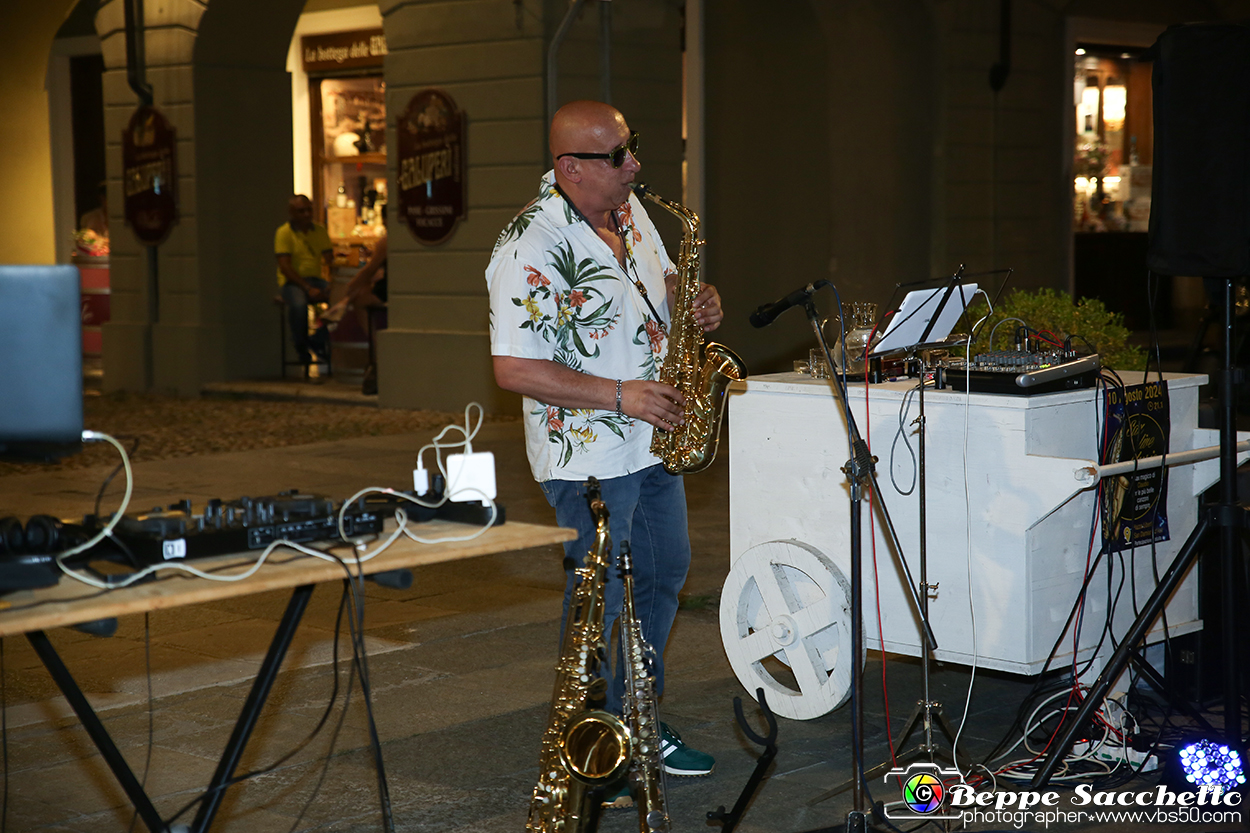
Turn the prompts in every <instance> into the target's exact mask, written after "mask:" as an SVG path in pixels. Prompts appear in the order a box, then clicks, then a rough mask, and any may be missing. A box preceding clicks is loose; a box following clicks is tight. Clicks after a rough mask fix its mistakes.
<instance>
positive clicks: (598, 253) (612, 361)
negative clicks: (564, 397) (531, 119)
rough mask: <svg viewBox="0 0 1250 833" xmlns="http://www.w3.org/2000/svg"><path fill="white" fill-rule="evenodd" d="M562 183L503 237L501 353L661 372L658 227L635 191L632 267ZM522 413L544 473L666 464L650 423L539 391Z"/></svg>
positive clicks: (599, 369) (567, 475)
mask: <svg viewBox="0 0 1250 833" xmlns="http://www.w3.org/2000/svg"><path fill="white" fill-rule="evenodd" d="M553 183H554V175H553V173H552V172H550V171H549V172H548V173H547V174H546V176H544V177H543V179H542V183H541V190H540V191H539V194H538V197H537V198H536V199H535V200H534V201H533V202H531V203H530V204H529V205H528V206H526V207H525V209H524V210H522V211H521V213H520V214H518V215H517V216H516V218H514V219H513V220H512V222H510V223H509V224H508V225H507V227H505V228H504V230H503V233H502V234H500V235H499V240H498V242H496V244H495V251H494V253H493V254H492V256H491V261H490V265H489V266H488V267H487V268H486V285H487V287H488V288H489V290H490V337H491V354H492V355H495V356H516V357H518V358H523V359H546V360H549V361H554V362H558V363H559V364H562V365H565V366H566V367H571V368H573V369H574V370H579V371H581V372H582V373H589V374H591V375H593V376H600V377H603V378H606V379H625V380H630V379H658V378H659V369H660V364H661V362H662V361H663V359H664V352H665V342H666V339H667V335H666V332H667V326H668V321H669V320H670V318H671V316H670V315H669V310H668V302H667V300H666V297H665V286H664V276H665V274H666V273H668V272H671V271H672V270H673V264H672V261H670V260H669V258H668V255H667V254H666V253H665V251H664V244H663V242H662V241H661V240H660V236H659V234H658V233H657V232H656V230H655V226H653V225H652V224H651V219H650V218H649V217H648V216H647V214H646V212H645V211H644V210H643V208H642V205H641V204H640V203H639V202H638V198H637V197H635V196H633V195H630V198H629V201H628V202H626V203H624V204H622V205H621V207H620V208H618V209H617V211H616V217H617V221H618V222H619V223H620V227H621V230H622V234H623V236H624V239H625V244H626V264H627V266H628V273H627V272H626V270H624V269H622V268H621V266H620V264H619V263H618V262H617V260H616V257H615V256H614V255H613V254H612V250H611V249H610V248H609V247H608V245H607V244H606V243H604V242H603V240H601V239H600V238H599V236H598V235H597V234H596V233H595V231H594V229H592V228H591V227H590V225H589V224H588V223H587V222H585V221H584V220H582V219H581V217H579V215H578V214H577V212H576V211H575V210H574V209H573V207H572V205H571V204H570V203H569V202H568V201H567V200H565V199H564V197H563V196H562V195H561V194H560V192H559V191H557V190H556V189H555V187H554V184H553ZM635 277H637V279H638V280H640V281H642V284H643V286H644V287H645V288H646V291H647V300H644V298H643V296H642V294H641V292H640V291H639V290H638V288H637V286H636V285H635V283H634V278H635ZM648 300H649V301H650V303H651V305H652V306H654V308H655V309H654V313H653V311H652V309H651V308H650V307H649V306H648ZM656 315H659V316H660V318H661V319H662V320H660V321H657V320H656ZM524 410H525V414H524V416H525V439H526V450H527V452H528V454H529V460H530V468H531V469H532V470H533V472H534V477H535V479H537V480H539V481H543V480H584V479H585V478H586V477H588V476H591V475H593V476H595V477H600V478H607V477H621V476H623V475H626V474H632V473H633V472H636V471H641V470H642V469H644V468H647V467H648V466H652V465H655V464H656V463H657V462H659V461H658V458H656V457H655V455H653V454H652V453H651V450H650V448H651V430H652V428H651V426H650V425H649V424H648V423H646V422H644V421H642V420H634V419H631V418H629V417H627V416H618V415H617V414H616V412H615V411H597V410H593V409H574V408H562V407H559V406H556V405H548V404H546V403H543V402H538V401H536V400H534V399H531V398H530V397H525V399H524Z"/></svg>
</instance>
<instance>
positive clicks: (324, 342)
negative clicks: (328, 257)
mask: <svg viewBox="0 0 1250 833" xmlns="http://www.w3.org/2000/svg"><path fill="white" fill-rule="evenodd" d="M304 280H306V281H308V285H309V286H310V287H312V288H313V289H317V290H321V291H322V292H323V295H322V297H325V298H328V297H329V295H328V294H325V289H326V287H328V286H329V284H328V283H326V281H324V280H322V279H321V278H305V279H304ZM306 303H307V302H306ZM304 329H305V331H307V329H308V310H307V309H305V310H304ZM308 344H309V346H310V347H311V348H312V349H313V350H315V351H316V353H317V356H318V358H320V359H322V360H323V361H325V362H329V361H330V331H329V330H328V329H327V328H326V326H325V324H323V323H321V322H320V321H318V322H317V329H315V330H313V334H312V336H311V337H310V338H309V339H308Z"/></svg>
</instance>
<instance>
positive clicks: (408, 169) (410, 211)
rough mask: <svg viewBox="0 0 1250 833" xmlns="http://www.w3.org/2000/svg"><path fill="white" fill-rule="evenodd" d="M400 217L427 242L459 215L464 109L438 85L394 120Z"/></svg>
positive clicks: (446, 231) (445, 233)
mask: <svg viewBox="0 0 1250 833" xmlns="http://www.w3.org/2000/svg"><path fill="white" fill-rule="evenodd" d="M396 127H397V130H398V134H399V140H398V145H399V183H398V184H399V218H400V219H401V220H402V221H403V222H404V223H406V224H407V225H408V229H409V230H410V231H411V232H412V234H413V236H414V237H416V238H417V240H419V241H421V242H422V243H425V244H427V245H431V246H432V245H434V244H436V243H442V242H443V241H444V240H446V239H447V238H448V237H450V236H451V233H452V231H453V230H454V229H455V227H456V222H457V221H458V220H460V219H461V218H462V217H464V204H465V199H464V190H465V181H464V113H463V112H461V111H460V109H459V108H457V107H456V103H455V102H454V101H452V100H451V97H450V96H449V95H447V93H445V92H442V91H441V90H422V91H421V92H419V93H417V94H416V95H414V96H413V97H412V100H411V101H409V102H408V108H407V109H406V110H404V112H402V113H400V115H399V119H398V120H397V121H396Z"/></svg>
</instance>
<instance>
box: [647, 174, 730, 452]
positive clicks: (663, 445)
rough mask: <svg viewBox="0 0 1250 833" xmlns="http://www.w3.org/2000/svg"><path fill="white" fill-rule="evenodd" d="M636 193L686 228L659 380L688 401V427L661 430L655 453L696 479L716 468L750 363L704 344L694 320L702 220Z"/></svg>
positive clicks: (655, 440) (655, 438)
mask: <svg viewBox="0 0 1250 833" xmlns="http://www.w3.org/2000/svg"><path fill="white" fill-rule="evenodd" d="M633 188H634V193H635V194H636V195H637V196H638V197H639V198H641V199H647V200H650V201H651V202H653V203H656V204H657V205H659V206H662V207H663V208H665V209H667V210H669V211H671V212H672V213H673V214H676V215H677V217H678V219H680V220H681V221H682V224H683V225H684V226H685V232H684V233H683V234H682V238H681V253H680V255H679V256H678V258H677V292H676V297H675V298H674V301H673V324H672V326H671V327H670V328H669V333H668V355H667V356H665V358H664V367H663V368H662V369H661V370H660V381H661V382H664V383H665V384H668V385H672V386H673V387H675V388H677V389H678V390H679V391H681V392H682V394H683V395H684V396H685V397H686V418H685V422H683V423H682V424H681V425H679V426H677V427H676V429H674V430H673V431H656V432H655V433H654V434H653V436H652V439H651V453H652V454H654V455H656V456H657V457H659V458H660V459H661V460H662V461H663V462H664V469H665V471H667V472H669V474H693V473H694V472H697V471H703V469H705V468H707V467H708V466H710V465H712V460H714V459H716V445H717V443H718V442H719V441H720V426H721V417H722V416H723V415H724V413H725V389H726V388H727V387H728V386H729V383H730V382H732V381H735V380H739V379H745V378H746V377H747V368H746V364H744V363H743V361H742V359H740V358H738V355H737V354H736V353H734V351H732V350H730V349H729V348H728V347H726V346H725V345H723V344H717V343H716V342H714V341H713V342H708V343H707V344H706V346H705V345H704V337H703V328H702V327H700V326H699V323H698V322H697V321H695V318H694V299H695V298H696V297H698V295H699V290H700V288H701V286H700V283H699V248H700V247H701V246H702V245H703V243H704V241H702V240H700V239H699V215H698V214H695V213H694V212H693V211H691V210H690V209H689V208H686V207H685V206H684V205H682V204H681V203H676V202H673V201H672V200H666V199H664V198H663V197H661V196H658V195H656V194H654V193H653V192H651V191H650V190H649V189H648V188H647V186H646V185H643V184H642V183H636V184H635V185H634V186H633Z"/></svg>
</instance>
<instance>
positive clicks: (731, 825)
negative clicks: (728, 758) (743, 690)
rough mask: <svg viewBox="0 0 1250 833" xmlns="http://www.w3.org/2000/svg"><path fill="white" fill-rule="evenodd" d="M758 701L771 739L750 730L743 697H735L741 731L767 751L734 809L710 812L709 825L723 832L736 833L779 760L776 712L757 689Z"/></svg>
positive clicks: (752, 773) (743, 789)
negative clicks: (764, 781)
mask: <svg viewBox="0 0 1250 833" xmlns="http://www.w3.org/2000/svg"><path fill="white" fill-rule="evenodd" d="M755 699H756V700H758V701H759V704H760V709H761V710H762V711H763V712H764V720H765V721H766V722H767V723H768V736H767V737H763V738H762V737H760V736H759V735H757V734H755V732H754V730H752V729H751V724H750V723H748V722H747V718H746V715H745V714H743V713H742V698H741V697H735V698H734V714H735V715H736V716H737V718H738V728H739V729H741V730H742V734H744V735H746V736H747V737H748V738H750V739H751V740H753V741H754V742H755V743H756V745H757V746H762V747H764V751H763V753H761V754H760V756H759V758H758V759H757V760H756V761H755V769H754V770H752V771H751V777H750V778H748V779H747V783H746V786H744V787H743V788H742V792H741V793H740V794H739V795H738V800H737V801H736V802H734V808H733V809H732V810H730V811H729V812H728V813H726V812H725V805H724V804H722V805H720V806H719V807H717V808H716V809H715V810H708V813H707V821H708V824H719V825H721V833H733V831H734V829H735V828H737V826H738V822H740V821H742V814H743V813H745V812H746V811H747V805H749V804H750V803H751V797H752V796H753V795H755V791H756V790H757V789H759V785H760V782H761V781H763V780H764V773H765V772H767V771H768V767H769V766H770V765H771V764H772V762H773V758H775V757H777V718H776V717H774V716H773V710H772V709H770V708H769V707H768V700H767V699H765V697H764V689H762V688H757V689H755Z"/></svg>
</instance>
